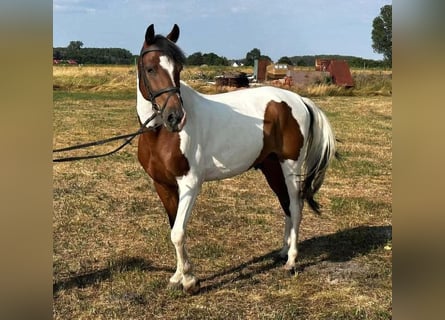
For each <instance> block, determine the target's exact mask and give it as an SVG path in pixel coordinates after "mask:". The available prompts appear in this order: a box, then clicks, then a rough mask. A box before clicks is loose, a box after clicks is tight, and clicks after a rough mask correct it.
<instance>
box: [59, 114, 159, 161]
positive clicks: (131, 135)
mask: <svg viewBox="0 0 445 320" xmlns="http://www.w3.org/2000/svg"><path fill="white" fill-rule="evenodd" d="M157 115H158V113H157V112H154V113H153V114H152V115H151V117H149V118H148V119H147V120H146V121H145V122H144V123H143V124H142V125H141V127H140V128H139V130H138V131H136V132H134V133H129V134H123V135H119V136H115V137H111V138H108V139H104V140H99V141H93V142H88V143H83V144H78V145H75V146H70V147H65V148H60V149H54V150H53V153H57V152H65V151H71V150H77V149H83V148H88V147H92V146H99V145H102V144H105V143H109V142H112V141H115V140H120V139H125V141H124V142H123V143H122V144H121V145H120V146H118V147H117V148H116V149H114V150H112V151H110V152H106V153H101V154H92V155H87V156H77V157H65V158H56V159H53V162H67V161H77V160H84V159H94V158H101V157H105V156H109V155H111V154H113V153H116V152H118V151H119V150H121V149H122V148H123V147H125V146H126V145H128V144H129V143H130V142H131V141H132V140H133V139H134V138H135V137H136V136H138V135H140V134H142V133H144V132H146V131H147V130H155V129H156V128H157V126H155V127H153V128H150V129H149V128H146V126H147V124H148V123H149V122H150V121H152V120H153V119H154V118H156V117H157Z"/></svg>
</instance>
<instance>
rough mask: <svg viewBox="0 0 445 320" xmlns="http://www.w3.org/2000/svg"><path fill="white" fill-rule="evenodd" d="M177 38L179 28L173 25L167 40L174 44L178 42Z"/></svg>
mask: <svg viewBox="0 0 445 320" xmlns="http://www.w3.org/2000/svg"><path fill="white" fill-rule="evenodd" d="M178 38H179V27H178V25H177V24H176V23H175V25H174V26H173V29H172V31H170V33H169V34H168V36H167V39H168V40H170V41H173V42H176V41H178Z"/></svg>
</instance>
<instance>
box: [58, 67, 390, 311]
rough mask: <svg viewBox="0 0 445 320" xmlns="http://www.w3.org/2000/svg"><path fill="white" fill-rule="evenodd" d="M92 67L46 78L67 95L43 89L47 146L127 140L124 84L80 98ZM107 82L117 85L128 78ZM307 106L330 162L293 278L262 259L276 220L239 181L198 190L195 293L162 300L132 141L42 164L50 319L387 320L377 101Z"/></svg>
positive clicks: (274, 245) (276, 230) (386, 170)
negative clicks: (50, 128)
mask: <svg viewBox="0 0 445 320" xmlns="http://www.w3.org/2000/svg"><path fill="white" fill-rule="evenodd" d="M85 69H86V67H84V69H83V71H82V72H84V71H85ZM96 69H97V71H96V72H97V73H92V74H91V75H89V76H86V75H84V76H80V75H79V74H78V73H77V72H74V71H72V73H68V74H66V75H63V74H60V73H59V74H57V77H58V78H57V79H56V76H55V82H56V83H60V82H64V81H66V82H67V83H69V82H70V81H71V83H73V80H72V79H76V78H77V81H78V83H81V85H80V87H76V86H75V85H73V86H72V87H71V89H69V90H68V89H67V88H64V90H62V89H61V87H60V88H59V90H58V91H55V94H54V147H61V146H66V145H72V144H76V143H80V142H85V141H92V140H95V139H100V138H104V137H108V136H111V135H114V134H118V133H126V132H130V131H133V130H135V129H136V128H137V120H136V115H135V107H134V106H135V94H134V86H133V85H134V78H131V79H128V80H125V81H124V83H118V82H116V88H115V89H113V90H114V91H111V88H108V89H107V90H104V91H101V90H96V89H95V88H96V87H91V88H87V87H84V86H83V83H95V82H96V81H98V80H97V79H95V78H97V77H98V78H101V77H106V74H107V72H106V71H104V70H101V68H99V67H96ZM104 69H107V68H104ZM76 70H78V69H76ZM114 70H115V71H116V73H115V74H114V73H113V72H112V71H113V70H111V71H109V72H110V73H111V74H113V76H112V77H114V78H118V77H119V75H120V74H121V73H122V75H121V76H122V78H123V79H124V78H125V79H127V73H129V71H131V68H127V67H125V68H123V69H121V70H120V71H118V69H117V68H116V69H114ZM56 73H57V72H56V70H55V75H56ZM87 77H90V78H92V79H85V78H87ZM67 78H69V79H71V80H68V79H67ZM127 81H128V83H127ZM98 82H100V81H98ZM74 83H75V82H74ZM132 86H133V87H132ZM98 87H99V85H98V86H97V88H98ZM130 89H131V90H130ZM127 90H128V91H127ZM68 91H70V92H68ZM314 100H315V101H316V102H317V103H318V104H319V105H320V106H321V107H322V109H324V110H325V111H326V113H327V114H328V117H329V118H330V120H331V122H332V125H333V126H334V129H335V132H336V133H337V137H338V138H339V139H341V141H342V142H341V143H339V149H340V152H341V153H342V154H343V156H344V159H343V161H341V162H334V163H333V165H332V167H331V168H330V170H329V171H328V174H327V177H326V182H325V184H324V186H323V187H322V190H321V192H320V194H319V195H318V199H319V200H320V202H321V204H322V205H323V213H322V215H321V216H317V215H315V214H313V213H312V212H310V211H308V210H307V209H305V210H304V218H303V222H302V227H301V236H300V245H299V247H300V256H299V262H298V272H297V273H296V274H295V275H290V274H288V273H286V272H285V271H284V270H283V269H282V268H281V265H282V263H283V262H282V261H279V260H276V259H275V256H276V255H275V254H276V253H277V250H278V249H279V248H280V246H281V241H282V232H283V218H282V213H281V210H280V208H279V204H278V201H277V199H276V198H275V197H274V195H273V193H272V192H271V190H270V189H269V188H268V186H267V183H266V182H265V179H264V178H263V177H262V175H261V173H260V172H258V171H254V170H253V171H249V172H247V173H245V174H243V175H241V176H238V177H236V178H233V179H227V180H224V181H220V182H210V183H206V184H204V186H203V190H202V192H201V194H200V196H199V197H198V200H197V203H196V205H195V207H194V212H193V215H192V218H191V221H190V223H189V229H188V236H189V238H188V248H189V252H190V255H191V258H192V261H193V262H194V263H195V264H196V274H197V276H198V277H200V279H201V281H202V282H201V285H202V290H201V293H200V294H199V295H196V296H186V295H184V294H183V293H181V292H176V291H171V290H168V289H166V285H167V281H168V278H169V277H170V276H171V274H172V273H173V272H174V267H175V256H174V249H173V246H172V245H171V243H170V240H169V227H168V223H167V216H166V214H165V213H164V210H163V208H162V206H161V204H160V201H159V200H158V198H157V195H156V193H155V191H154V188H153V185H152V182H151V181H150V179H149V178H148V176H147V175H146V174H145V173H144V172H143V170H142V168H141V167H140V165H139V164H138V162H137V159H136V157H135V154H136V148H137V146H136V143H135V144H134V145H131V146H129V147H127V148H126V149H124V150H123V151H121V152H120V153H118V154H117V155H114V156H111V157H108V158H104V159H98V160H88V161H79V162H72V163H61V164H55V165H54V216H53V227H54V236H53V239H54V254H53V270H54V286H53V287H54V318H55V319H79V318H81V319H226V318H230V319H295V318H298V319H390V318H391V315H392V293H391V292H392V281H391V279H392V251H391V246H392V241H391V239H392V227H391V216H392V214H391V212H392V211H391V199H392V193H391V170H392V168H391V159H392V155H391V149H392V133H391V131H392V124H391V118H392V112H391V105H392V102H391V97H386V96H359V97H356V96H336V97H330V96H326V97H324V96H323V97H316V98H314Z"/></svg>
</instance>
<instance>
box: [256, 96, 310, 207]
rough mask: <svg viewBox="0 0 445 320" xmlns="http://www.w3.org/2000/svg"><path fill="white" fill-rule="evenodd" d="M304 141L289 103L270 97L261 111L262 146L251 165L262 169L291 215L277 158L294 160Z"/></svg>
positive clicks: (279, 159)
mask: <svg viewBox="0 0 445 320" xmlns="http://www.w3.org/2000/svg"><path fill="white" fill-rule="evenodd" d="M303 143H304V137H303V135H302V133H301V130H300V126H299V124H298V122H297V120H296V119H295V118H294V117H293V116H292V110H291V108H290V107H289V105H288V104H287V103H285V102H276V101H270V102H269V103H268V104H267V107H266V111H265V114H264V126H263V149H262V150H261V153H260V155H259V156H258V158H257V159H256V161H255V163H254V165H253V166H254V167H255V168H259V169H261V171H262V172H263V174H264V176H265V177H266V180H267V183H268V184H269V186H270V187H271V189H272V190H273V191H274V192H275V194H276V195H277V197H278V199H279V201H280V204H281V207H282V208H283V210H284V212H285V214H286V215H287V216H290V210H289V204H290V199H289V194H288V190H287V186H286V183H285V179H284V176H283V171H282V170H281V166H280V162H281V161H283V160H285V159H292V160H297V159H298V157H299V155H300V150H301V148H302V147H303Z"/></svg>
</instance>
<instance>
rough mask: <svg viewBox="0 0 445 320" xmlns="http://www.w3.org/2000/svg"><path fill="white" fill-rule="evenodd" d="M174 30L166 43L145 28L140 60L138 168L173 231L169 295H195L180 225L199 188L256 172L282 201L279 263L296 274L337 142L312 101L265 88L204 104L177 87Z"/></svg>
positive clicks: (179, 61) (179, 58)
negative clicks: (309, 214)
mask: <svg viewBox="0 0 445 320" xmlns="http://www.w3.org/2000/svg"><path fill="white" fill-rule="evenodd" d="M179 33H180V31H179V27H178V26H177V25H176V24H175V25H174V26H173V28H172V30H171V31H170V33H169V34H168V35H167V36H162V35H159V34H157V35H156V34H155V31H154V26H153V24H151V25H150V26H148V28H147V30H146V33H145V39H144V42H143V46H142V49H141V52H140V55H139V57H138V61H137V82H136V87H137V106H136V109H137V114H138V118H139V121H140V124H141V126H142V127H143V128H144V129H145V130H144V133H143V134H141V135H140V136H139V140H138V151H137V155H138V160H139V162H140V164H141V165H142V167H143V168H144V170H145V171H146V172H147V173H148V175H149V176H150V177H151V179H152V180H153V184H154V187H155V190H156V192H157V194H158V196H159V198H160V200H161V202H162V204H163V206H164V208H165V211H166V212H167V215H168V220H169V223H170V228H171V232H170V237H171V241H172V243H173V245H174V247H175V250H176V260H177V266H176V271H175V273H174V274H173V276H172V277H171V278H170V280H169V286H170V287H173V288H177V289H179V290H181V289H182V290H183V291H184V292H186V293H189V294H194V293H197V292H199V290H200V283H199V281H198V278H197V277H196V276H195V275H194V273H193V267H192V263H191V261H190V259H189V257H188V254H187V249H186V242H185V241H186V226H187V221H188V220H189V218H190V215H191V213H192V208H193V205H194V202H195V199H196V197H197V195H198V193H199V191H200V189H201V186H202V184H203V183H204V182H205V181H211V180H220V179H225V178H229V177H233V176H235V175H238V174H241V173H243V172H245V171H247V170H249V169H252V168H254V169H259V170H261V172H262V173H263V174H264V176H265V178H266V181H267V183H268V185H269V186H270V187H271V189H272V190H273V192H274V193H275V194H276V196H277V197H278V199H279V202H280V205H281V207H282V209H283V211H284V217H285V227H284V241H283V248H282V249H281V251H280V256H281V257H282V258H283V259H286V257H287V261H286V263H285V265H284V268H285V269H286V270H294V268H295V266H296V259H297V254H298V250H297V243H298V232H299V226H300V222H301V213H302V209H303V205H304V201H306V202H307V203H308V204H309V206H310V207H311V208H312V209H313V210H314V211H315V212H317V213H319V212H320V205H319V203H318V202H317V201H316V200H315V199H314V195H315V194H316V193H317V192H318V190H319V189H320V187H321V185H322V183H323V180H324V177H325V172H326V170H327V168H328V165H329V163H330V160H331V159H332V158H333V157H334V156H335V155H336V150H335V149H336V146H335V137H334V134H333V131H332V128H331V125H330V124H329V121H328V119H327V117H326V115H325V114H324V113H323V112H322V110H321V109H320V108H318V107H317V106H316V105H315V104H314V103H313V102H312V101H311V100H310V99H308V98H305V97H301V96H299V95H298V94H296V93H294V92H291V91H288V90H284V89H280V88H275V87H271V86H263V87H257V88H247V89H243V90H238V91H232V92H228V93H220V94H215V95H205V94H201V93H198V92H197V91H195V90H193V89H192V88H191V87H190V86H188V85H187V84H186V83H185V82H183V81H182V80H180V73H181V71H182V69H183V66H184V64H185V61H186V58H185V55H184V53H183V51H182V50H181V49H180V48H179V47H178V46H177V44H176V42H177V40H178V38H179Z"/></svg>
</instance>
